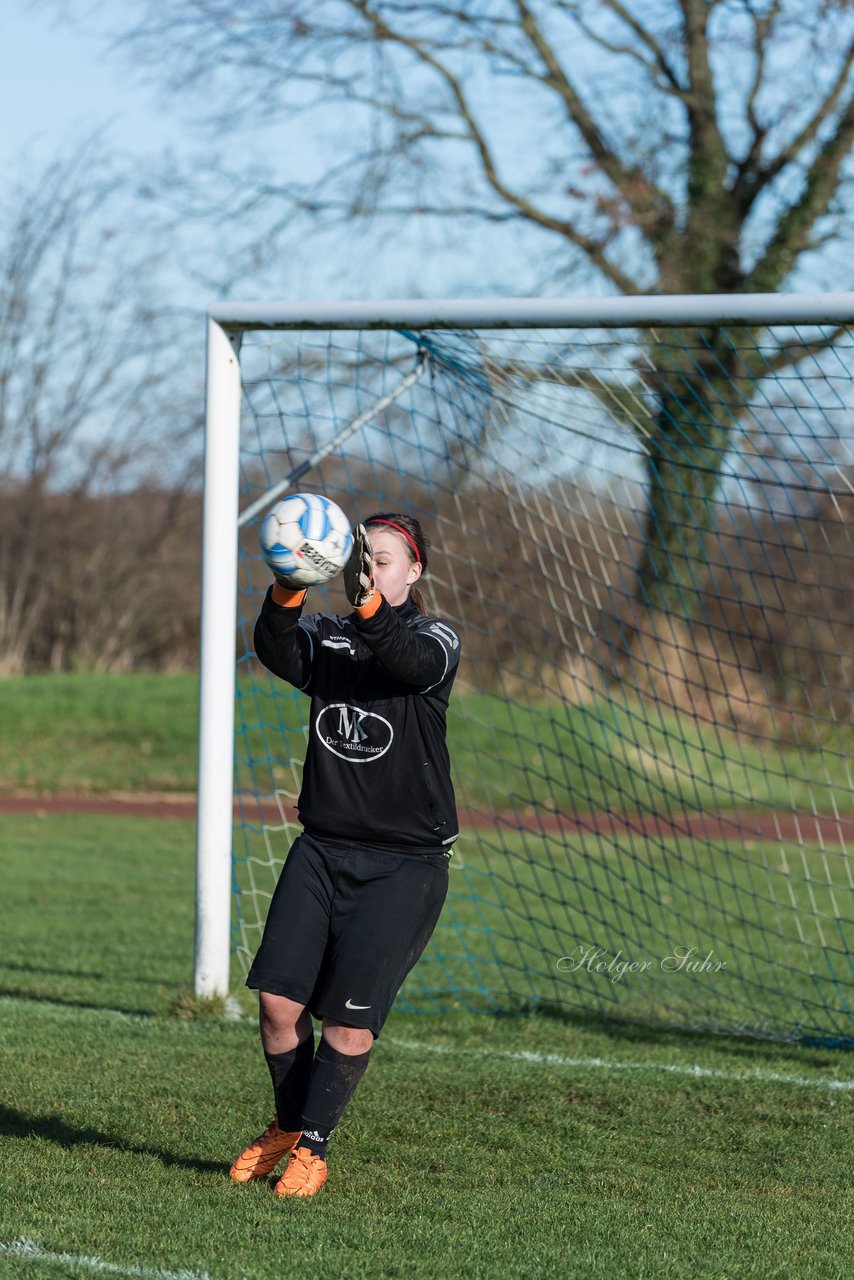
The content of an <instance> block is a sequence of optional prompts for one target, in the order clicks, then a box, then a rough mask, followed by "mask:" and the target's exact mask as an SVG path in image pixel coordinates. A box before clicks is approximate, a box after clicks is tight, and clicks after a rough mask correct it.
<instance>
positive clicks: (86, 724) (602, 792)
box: [0, 673, 854, 813]
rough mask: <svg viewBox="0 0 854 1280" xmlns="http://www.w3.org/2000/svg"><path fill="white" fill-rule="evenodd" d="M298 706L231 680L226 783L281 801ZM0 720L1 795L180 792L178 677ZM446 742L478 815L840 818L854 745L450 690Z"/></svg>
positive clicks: (5, 712)
mask: <svg viewBox="0 0 854 1280" xmlns="http://www.w3.org/2000/svg"><path fill="white" fill-rule="evenodd" d="M307 705H308V704H307V701H306V699H305V698H304V697H302V695H298V694H296V693H293V692H292V691H290V690H289V689H288V688H287V686H285V685H284V684H283V683H282V682H281V681H277V680H275V679H273V678H272V677H268V676H267V675H262V676H261V677H260V679H259V681H258V682H257V683H255V684H252V683H250V682H249V681H247V680H245V679H242V680H241V681H240V682H239V684H238V698H237V717H236V719H237V739H236V763H237V779H238V786H239V787H242V788H245V789H246V790H247V791H249V792H262V793H265V794H269V793H270V792H271V791H272V790H274V789H276V788H277V787H278V788H284V789H285V790H286V791H288V792H290V793H294V792H295V790H296V788H297V786H298V773H297V770H296V769H295V767H294V764H293V761H294V760H296V761H301V760H302V757H303V754H304V751H305V731H304V725H305V713H306V708H307ZM0 724H2V726H3V733H2V736H0V793H2V792H4V791H5V792H16V791H19V792H20V791H25V792H26V791H29V792H37V793H50V792H63V791H64V792H68V791H73V792H80V793H84V792H87V793H88V792H94V793H98V792H107V791H125V792H126V791H136V792H139V791H169V792H192V791H194V790H195V786H196V767H197V758H198V742H197V733H198V681H197V679H196V678H195V677H194V676H192V675H189V674H172V675H168V674H167V675H155V674H144V673H138V674H133V675H109V676H105V675H97V674H76V675H50V676H37V675H36V676H25V677H20V678H8V679H4V680H2V681H0ZM449 743H450V749H451V755H452V760H453V766H454V777H455V784H456V788H457V795H458V800H459V802H460V804H461V805H462V806H463V807H466V808H469V807H476V808H481V809H482V810H484V811H485V812H494V811H496V810H497V811H507V810H520V809H521V810H524V809H526V808H530V807H532V806H538V807H541V808H544V809H545V810H547V811H562V812H579V811H582V812H583V811H588V810H607V811H609V812H616V813H634V812H639V811H653V812H657V813H668V812H673V811H677V810H706V811H712V810H717V811H723V810H744V809H749V808H763V809H786V810H790V809H797V810H801V811H803V812H806V813H814V812H819V813H834V812H841V813H849V812H851V811H852V810H854V792H853V791H852V773H851V765H850V760H851V756H852V748H854V739H852V737H851V735H850V732H848V731H847V730H843V729H842V728H841V727H837V729H836V730H835V731H834V733H833V734H832V735H829V736H828V737H827V738H826V740H825V741H824V742H823V743H822V744H821V745H820V746H817V747H814V748H811V749H808V748H807V747H805V746H803V745H786V744H774V743H769V742H767V741H763V740H762V739H760V738H752V737H750V736H749V735H737V734H733V733H728V732H727V731H726V730H724V729H722V728H721V727H720V726H718V725H710V724H708V723H703V722H698V721H695V720H694V719H692V718H691V717H690V716H688V715H677V714H673V713H667V714H665V713H664V712H662V710H661V709H660V708H658V707H657V706H655V705H654V704H651V703H642V702H638V701H631V700H624V699H620V698H619V697H616V696H615V699H614V700H613V701H608V700H601V701H599V702H596V703H592V704H591V705H589V706H584V707H576V706H570V705H568V704H564V703H561V702H559V701H557V700H551V701H536V700H532V701H531V702H528V703H521V702H518V701H512V700H508V699H504V698H501V697H498V696H493V695H488V694H473V693H467V692H465V691H463V690H458V691H456V692H455V694H454V696H453V698H452V701H451V708H450V714H449Z"/></svg>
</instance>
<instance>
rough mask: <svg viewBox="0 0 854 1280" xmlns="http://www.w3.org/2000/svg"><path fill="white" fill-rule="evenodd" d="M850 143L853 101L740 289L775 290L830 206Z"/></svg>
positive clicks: (853, 127) (853, 138)
mask: <svg viewBox="0 0 854 1280" xmlns="http://www.w3.org/2000/svg"><path fill="white" fill-rule="evenodd" d="M852 143H854V98H853V99H852V100H851V101H850V102H849V103H848V106H847V107H846V109H845V111H844V113H843V115H842V117H841V119H840V121H839V124H838V125H837V127H836V130H835V131H834V133H833V134H832V135H831V136H830V137H829V138H828V139H827V141H826V142H825V144H824V146H823V147H822V148H821V150H820V151H819V153H818V155H817V156H816V157H815V159H814V160H813V162H812V164H811V165H810V167H809V170H808V172H807V175H806V182H805V183H804V189H803V192H802V193H801V196H800V199H799V200H797V201H795V203H794V204H792V205H791V206H790V207H789V208H788V209H787V210H786V211H785V213H784V214H783V215H782V216H781V218H780V219H779V221H778V223H777V229H776V231H775V233H774V235H773V236H772V238H771V240H770V241H769V243H768V245H767V246H766V249H765V253H764V254H763V256H762V258H761V260H760V261H759V262H758V263H757V264H756V266H755V267H754V268H753V270H752V271H750V272H749V273H748V275H747V277H746V279H745V282H744V288H745V289H746V290H748V291H753V290H759V291H764V290H769V291H770V290H774V289H778V288H779V287H780V285H781V284H782V283H783V281H784V280H785V279H786V277H787V276H788V275H789V273H790V271H791V270H792V268H793V267H794V265H795V261H796V259H797V257H798V255H799V254H800V253H802V252H803V250H804V249H805V248H806V247H807V246H808V244H809V236H810V232H811V230H812V228H813V226H814V225H815V223H816V222H817V220H818V219H819V218H821V217H822V216H823V215H824V214H825V213H826V212H827V210H828V208H829V207H830V202H831V200H832V199H833V195H834V193H835V191H836V188H837V185H838V182H839V173H840V170H841V168H842V164H843V162H844V160H845V158H846V156H847V155H848V152H849V151H850V149H851V146H852Z"/></svg>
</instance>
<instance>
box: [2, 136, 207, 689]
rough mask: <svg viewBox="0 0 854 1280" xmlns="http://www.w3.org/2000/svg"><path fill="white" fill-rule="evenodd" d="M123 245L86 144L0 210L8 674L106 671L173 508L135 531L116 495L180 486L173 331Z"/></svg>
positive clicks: (123, 196) (145, 255) (120, 212)
mask: <svg viewBox="0 0 854 1280" xmlns="http://www.w3.org/2000/svg"><path fill="white" fill-rule="evenodd" d="M131 230H132V209H131V206H130V205H129V203H128V200H127V186H126V183H125V181H124V178H123V176H122V175H121V174H120V173H119V172H118V171H117V170H116V167H115V165H114V163H113V162H112V161H111V159H110V158H109V156H108V155H107V153H106V152H105V150H104V148H103V147H102V145H101V144H100V143H99V142H98V140H96V139H89V140H87V141H85V142H84V143H83V144H81V145H80V146H79V147H77V148H76V149H75V150H73V151H71V152H69V153H68V154H66V155H64V156H63V157H62V158H61V159H58V160H56V161H54V162H52V163H50V164H48V165H47V166H46V168H45V169H44V170H43V171H42V172H41V173H38V174H36V175H35V177H34V178H33V180H32V181H31V182H30V183H29V184H28V185H27V186H26V187H24V188H20V189H18V190H17V191H14V192H12V193H11V194H10V195H9V196H8V197H7V199H6V202H5V205H4V207H3V208H2V210H0V498H1V499H2V521H0V669H2V670H4V671H7V672H9V671H17V670H23V669H26V668H27V667H29V666H31V665H33V664H34V663H35V664H37V665H41V666H55V667H63V666H69V665H72V664H73V663H74V662H76V661H80V660H81V658H82V659H83V660H85V661H87V662H90V663H95V664H100V665H116V659H115V658H112V659H111V656H110V655H114V654H115V653H116V650H117V646H119V645H120V643H121V642H122V640H123V642H124V643H125V644H127V642H128V640H129V638H130V637H132V636H133V635H134V634H135V631H137V630H138V629H139V622H140V616H141V615H142V614H143V612H144V610H145V609H146V608H147V609H148V610H149V612H150V610H151V596H150V594H149V596H148V598H147V600H146V599H145V597H144V593H145V592H146V591H149V592H150V587H151V567H152V565H153V564H154V563H155V562H156V560H157V556H158V552H159V547H160V546H161V545H162V542H163V539H164V537H165V534H166V531H167V529H168V528H169V527H171V525H172V524H174V520H175V501H174V500H173V502H172V504H171V505H170V504H168V503H166V504H165V505H164V503H160V504H157V503H154V502H149V503H148V504H145V503H142V504H141V506H142V507H143V510H144V511H145V512H146V520H145V521H143V522H142V525H141V524H140V520H139V517H138V516H137V517H134V518H133V519H128V518H127V515H126V511H127V506H128V504H127V502H125V503H120V502H117V501H116V500H115V495H116V494H117V493H121V492H122V491H123V490H125V491H126V490H127V489H129V488H134V487H137V486H139V485H140V484H141V483H143V482H147V483H148V484H149V485H151V484H152V483H155V482H157V483H159V484H160V485H161V486H162V487H164V488H166V489H167V490H168V491H169V492H170V493H172V494H173V499H174V495H176V494H177V493H180V491H181V489H182V488H183V487H184V486H185V479H186V474H185V473H186V472H187V471H188V469H190V470H191V464H190V461H189V456H188V454H187V453H186V452H182V448H184V447H185V446H186V441H184V440H183V439H180V438H178V432H179V430H180V428H181V426H182V421H181V412H182V411H181V405H180V402H179V400H178V398H177V394H176V387H175V384H174V381H171V380H170V375H171V374H172V373H173V372H174V369H173V364H172V360H173V359H174V357H170V354H169V351H170V345H169V338H170V336H171V337H172V340H173V342H174V340H175V337H176V328H175V326H174V324H172V323H170V321H169V318H168V316H165V315H164V314H163V311H162V309H161V310H160V311H158V310H157V309H156V305H155V304H156V303H157V299H156V297H151V296H149V287H150V288H151V290H152V293H153V292H154V290H155V288H156V286H155V281H156V277H157V267H158V262H157V251H156V248H153V247H152V246H151V245H150V244H148V243H146V242H145V241H141V240H140V239H139V237H138V236H137V235H133V234H131ZM167 418H168V419H169V420H170V421H169V422H168V424H167V421H166V420H167ZM164 458H168V459H170V461H169V463H168V464H167V465H163V459H164ZM96 512H97V513H99V516H98V518H97V519H96V518H95V513H96ZM96 604H97V605H100V606H101V607H100V608H97V609H96V608H95V605H96Z"/></svg>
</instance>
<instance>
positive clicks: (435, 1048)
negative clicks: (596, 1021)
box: [385, 1037, 854, 1093]
mask: <svg viewBox="0 0 854 1280" xmlns="http://www.w3.org/2000/svg"><path fill="white" fill-rule="evenodd" d="M385 1043H386V1044H391V1045H394V1046H395V1048H397V1049H408V1050H412V1051H413V1052H415V1053H441V1054H446V1055H448V1056H449V1057H457V1056H459V1055H465V1056H466V1057H477V1058H483V1059H487V1058H503V1059H506V1060H508V1061H511V1062H528V1063H532V1064H533V1065H534V1066H543V1067H572V1068H576V1069H577V1068H582V1069H589V1070H595V1071H661V1072H664V1073H666V1074H669V1075H677V1076H690V1077H691V1078H692V1079H695V1080H729V1081H733V1082H737V1083H753V1084H755V1083H757V1082H759V1083H761V1084H766V1083H775V1084H792V1085H797V1086H798V1087H799V1088H803V1089H831V1090H838V1091H839V1092H842V1093H848V1092H854V1080H835V1079H830V1080H820V1079H811V1078H810V1077H809V1076H792V1075H786V1074H785V1073H784V1072H780V1071H763V1070H762V1069H761V1067H757V1068H756V1070H755V1071H722V1070H720V1069H719V1068H717V1067H680V1066H677V1065H676V1064H675V1063H672V1062H620V1061H617V1060H615V1059H614V1058H566V1057H564V1056H563V1055H562V1054H559V1053H532V1052H530V1051H527V1050H524V1049H519V1050H515V1049H463V1048H457V1047H455V1046H453V1045H439V1044H423V1043H421V1042H420V1041H418V1040H397V1039H393V1038H391V1037H388V1038H387V1039H386V1041H385Z"/></svg>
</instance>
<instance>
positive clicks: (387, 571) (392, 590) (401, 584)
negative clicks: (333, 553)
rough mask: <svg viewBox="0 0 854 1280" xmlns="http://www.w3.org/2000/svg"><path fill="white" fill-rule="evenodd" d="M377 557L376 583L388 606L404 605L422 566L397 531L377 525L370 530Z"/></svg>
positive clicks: (369, 535)
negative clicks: (414, 558) (413, 557)
mask: <svg viewBox="0 0 854 1280" xmlns="http://www.w3.org/2000/svg"><path fill="white" fill-rule="evenodd" d="M368 542H369V544H370V548H371V553H372V555H373V557H374V583H375V585H376V588H377V591H379V592H381V593H382V595H383V596H384V597H385V599H386V600H388V602H389V604H392V605H393V604H403V602H404V600H405V599H406V598H407V596H408V595H409V588H410V587H411V586H412V584H413V583H414V582H417V581H418V579H419V578H420V577H421V565H420V564H418V562H417V561H414V560H413V559H412V556H411V554H410V551H409V548H408V546H407V544H406V542H405V541H404V539H403V536H402V535H401V534H399V533H395V531H394V529H384V528H382V527H381V526H379V525H374V527H373V528H371V529H369V530H368Z"/></svg>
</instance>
